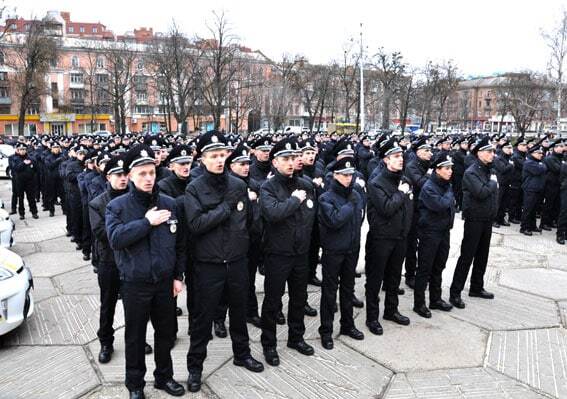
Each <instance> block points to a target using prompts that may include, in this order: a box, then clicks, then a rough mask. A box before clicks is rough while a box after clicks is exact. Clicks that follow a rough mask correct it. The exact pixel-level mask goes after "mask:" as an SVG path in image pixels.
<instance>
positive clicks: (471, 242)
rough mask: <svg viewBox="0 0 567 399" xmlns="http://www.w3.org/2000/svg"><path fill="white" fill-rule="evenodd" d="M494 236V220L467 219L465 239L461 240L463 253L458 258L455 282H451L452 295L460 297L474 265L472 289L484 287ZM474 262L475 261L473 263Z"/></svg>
mask: <svg viewBox="0 0 567 399" xmlns="http://www.w3.org/2000/svg"><path fill="white" fill-rule="evenodd" d="M491 237H492V221H491V220H489V221H470V220H465V226H464V232H463V241H462V242H461V255H460V256H459V259H458V260H457V266H456V268H455V273H454V274H453V282H452V284H451V297H458V296H460V295H461V291H463V289H464V288H465V282H466V281H467V276H468V274H469V269H470V267H471V264H472V265H473V270H472V275H471V285H470V290H471V291H477V292H478V291H480V290H482V289H483V288H484V272H485V271H486V263H487V262H488V252H489V250H490V239H491ZM473 262H474V263H473Z"/></svg>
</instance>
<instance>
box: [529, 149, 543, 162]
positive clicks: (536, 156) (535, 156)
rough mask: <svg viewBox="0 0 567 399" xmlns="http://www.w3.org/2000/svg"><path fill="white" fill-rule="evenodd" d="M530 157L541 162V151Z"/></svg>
mask: <svg viewBox="0 0 567 399" xmlns="http://www.w3.org/2000/svg"><path fill="white" fill-rule="evenodd" d="M532 157H534V158H535V159H537V160H538V161H541V159H542V158H543V152H541V151H535V152H532Z"/></svg>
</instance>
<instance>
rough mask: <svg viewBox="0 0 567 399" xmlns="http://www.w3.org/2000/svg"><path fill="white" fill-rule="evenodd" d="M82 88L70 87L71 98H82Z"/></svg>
mask: <svg viewBox="0 0 567 399" xmlns="http://www.w3.org/2000/svg"><path fill="white" fill-rule="evenodd" d="M82 99H83V90H81V89H71V100H82Z"/></svg>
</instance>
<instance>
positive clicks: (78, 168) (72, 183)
mask: <svg viewBox="0 0 567 399" xmlns="http://www.w3.org/2000/svg"><path fill="white" fill-rule="evenodd" d="M87 153H88V150H87V148H86V147H84V146H82V145H78V146H75V147H74V148H73V150H72V152H71V153H70V156H71V159H70V160H69V162H68V163H67V164H66V171H65V179H66V181H67V188H66V189H67V193H68V202H69V214H70V219H69V230H70V231H71V235H72V236H73V238H72V239H71V241H72V242H75V243H77V250H81V249H83V247H82V245H81V244H82V234H83V213H82V210H83V208H82V203H81V192H80V190H79V182H78V180H77V178H78V176H79V175H80V174H81V173H82V172H83V170H84V168H85V158H86V156H87Z"/></svg>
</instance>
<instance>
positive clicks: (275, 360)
mask: <svg viewBox="0 0 567 399" xmlns="http://www.w3.org/2000/svg"><path fill="white" fill-rule="evenodd" d="M264 358H265V359H266V363H268V364H269V365H270V366H274V367H277V366H279V365H280V357H279V355H278V351H277V350H276V348H264Z"/></svg>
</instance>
